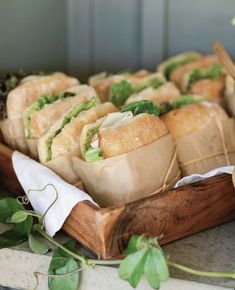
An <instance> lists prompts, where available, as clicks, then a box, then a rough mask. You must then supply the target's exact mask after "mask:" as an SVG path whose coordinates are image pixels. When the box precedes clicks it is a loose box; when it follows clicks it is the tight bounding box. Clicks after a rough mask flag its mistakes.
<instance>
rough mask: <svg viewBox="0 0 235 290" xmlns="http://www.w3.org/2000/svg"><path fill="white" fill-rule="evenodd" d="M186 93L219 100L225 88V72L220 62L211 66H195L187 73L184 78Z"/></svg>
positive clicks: (184, 90)
mask: <svg viewBox="0 0 235 290" xmlns="http://www.w3.org/2000/svg"><path fill="white" fill-rule="evenodd" d="M182 90H183V92H184V93H189V94H196V95H198V94H199V95H201V96H206V97H207V99H208V100H211V101H219V100H220V98H221V97H223V94H224V90H225V73H224V71H223V68H222V66H221V65H220V64H219V63H215V64H214V65H212V66H211V67H210V68H195V69H193V70H191V71H189V72H188V73H186V74H185V75H184V77H183V80H182Z"/></svg>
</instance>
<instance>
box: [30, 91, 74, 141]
mask: <svg viewBox="0 0 235 290" xmlns="http://www.w3.org/2000/svg"><path fill="white" fill-rule="evenodd" d="M73 96H75V93H70V92H65V93H61V94H58V95H43V96H41V97H40V98H39V99H38V100H37V101H36V102H35V103H34V104H33V105H32V106H31V107H30V108H29V110H28V111H27V113H26V118H25V120H26V124H25V130H26V138H33V131H32V126H31V120H32V116H33V114H34V113H35V112H39V111H40V110H42V109H43V108H45V106H47V105H50V104H54V103H55V102H62V101H63V100H65V99H66V98H69V97H73Z"/></svg>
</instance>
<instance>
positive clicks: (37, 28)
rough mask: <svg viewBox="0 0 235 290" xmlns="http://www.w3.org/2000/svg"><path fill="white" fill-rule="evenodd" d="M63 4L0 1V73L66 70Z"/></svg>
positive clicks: (41, 0)
mask: <svg viewBox="0 0 235 290" xmlns="http://www.w3.org/2000/svg"><path fill="white" fill-rule="evenodd" d="M66 43H67V4H66V0H0V71H1V72H4V71H8V70H17V69H18V68H25V69H27V70H31V69H44V70H56V69H65V68H67V63H66V62H67V56H68V55H67V44H66Z"/></svg>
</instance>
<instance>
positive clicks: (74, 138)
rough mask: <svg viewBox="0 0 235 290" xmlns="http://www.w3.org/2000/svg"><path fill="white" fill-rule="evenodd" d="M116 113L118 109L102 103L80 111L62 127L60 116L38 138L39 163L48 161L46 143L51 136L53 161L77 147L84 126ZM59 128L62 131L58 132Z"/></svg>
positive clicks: (62, 118) (62, 117) (110, 104)
mask: <svg viewBox="0 0 235 290" xmlns="http://www.w3.org/2000/svg"><path fill="white" fill-rule="evenodd" d="M117 111H118V109H117V108H116V107H115V106H114V105H113V104H112V103H108V102H107V103H103V104H100V105H98V106H95V107H92V108H90V109H89V110H84V111H81V112H80V113H79V114H78V115H77V117H75V118H72V119H71V121H70V122H69V123H67V124H66V125H64V126H62V125H61V124H62V123H63V122H64V121H63V120H64V115H63V116H61V117H60V118H59V119H58V120H57V121H56V122H55V123H54V124H53V125H52V126H51V127H49V128H48V130H47V131H46V132H45V133H44V134H43V135H42V136H41V137H40V138H39V142H38V153H39V159H40V161H41V162H43V163H45V162H46V161H49V160H47V152H46V143H47V140H48V138H50V137H51V136H52V137H53V139H52V142H51V160H53V159H56V158H58V157H60V156H62V155H64V154H67V153H69V152H70V151H72V150H73V149H74V148H76V147H79V138H80V135H81V131H82V128H83V127H84V126H85V125H86V124H89V123H93V122H95V121H96V120H97V119H99V118H102V117H104V116H106V115H107V114H108V113H111V112H117ZM66 114H67V113H66ZM61 127H62V129H61V130H60V128H61ZM58 130H60V133H59V134H55V133H56V132H57V131H58ZM54 135H55V136H54ZM78 151H79V149H78ZM78 155H79V152H78Z"/></svg>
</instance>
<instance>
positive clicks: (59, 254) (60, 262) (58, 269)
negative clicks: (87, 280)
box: [48, 240, 79, 290]
mask: <svg viewBox="0 0 235 290" xmlns="http://www.w3.org/2000/svg"><path fill="white" fill-rule="evenodd" d="M64 246H65V247H66V248H67V249H69V250H71V251H75V250H76V241H74V240H70V241H69V242H67V243H66V244H65V245H64ZM70 260H72V261H73V262H72V261H70ZM74 263H76V262H75V261H74V260H73V259H72V258H71V257H70V256H69V254H68V253H66V252H65V251H63V250H62V249H60V248H58V249H57V250H56V251H55V252H54V254H53V257H52V259H51V263H50V266H49V269H48V274H50V275H56V274H65V273H68V272H72V271H74V270H76V269H78V265H77V263H76V268H75V264H74ZM72 268H73V269H72ZM71 269H72V270H71ZM65 271H67V272H65ZM75 281H77V284H76V287H75ZM65 284H68V285H69V286H68V287H70V286H74V288H66V287H65V286H64V285H65ZM78 284H79V272H77V273H75V274H71V275H69V276H66V277H58V278H51V277H49V279H48V285H49V288H50V289H52V290H54V289H56V290H60V289H61V290H64V289H66V290H67V289H69V290H70V289H71V290H73V289H74V290H75V289H77V287H78ZM56 287H58V288H56ZM60 287H61V288H60ZM63 287H65V288H63Z"/></svg>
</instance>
